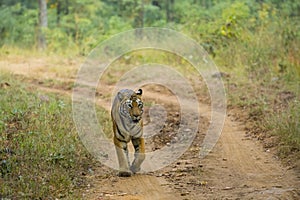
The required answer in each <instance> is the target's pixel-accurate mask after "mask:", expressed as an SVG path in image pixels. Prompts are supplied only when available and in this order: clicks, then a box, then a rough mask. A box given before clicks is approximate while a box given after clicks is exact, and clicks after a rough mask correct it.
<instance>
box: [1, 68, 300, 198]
mask: <svg viewBox="0 0 300 200" xmlns="http://www.w3.org/2000/svg"><path fill="white" fill-rule="evenodd" d="M10 66H12V64H10ZM6 69H7V68H6ZM24 69H26V70H25V72H24V71H22V70H24ZM36 69H38V68H36ZM10 70H12V72H13V73H16V74H22V75H24V76H28V77H29V78H32V77H34V78H36V77H37V72H36V71H35V68H31V69H30V70H28V68H27V67H23V68H22V67H21V68H20V69H18V67H12V68H11V69H10ZM18 70H20V72H19V71H18ZM43 73H47V71H45V72H43ZM38 74H39V78H42V77H43V76H40V72H39V73H38ZM44 75H45V76H48V75H47V74H44ZM52 78H53V79H55V77H52ZM68 81H69V80H68ZM32 87H36V88H38V89H40V90H43V91H45V90H46V91H47V92H53V93H57V94H60V95H62V94H64V95H71V94H72V93H71V91H66V90H61V89H59V88H56V89H53V88H49V87H45V86H43V85H39V84H36V83H32ZM110 89H111V87H110V88H108V89H107V90H108V91H110V92H111V90H110ZM102 92H104V93H105V91H102ZM147 93H148V94H147ZM145 98H148V99H155V98H157V93H155V92H151V91H149V92H145ZM159 99H160V101H161V102H165V103H167V104H173V103H175V102H174V101H172V100H171V101H170V97H169V96H168V95H163V94H162V93H159ZM97 104H98V105H100V106H102V107H103V108H105V109H107V110H109V109H110V102H109V101H108V100H107V99H106V100H102V99H101V98H98V99H97ZM199 109H200V111H201V115H202V117H204V118H206V119H208V120H209V119H210V117H211V116H210V110H211V109H210V106H209V105H206V104H200V105H199ZM196 142H198V143H199V144H198V145H200V143H201V141H200V140H197V141H196ZM196 153H197V152H196ZM196 153H195V152H193V153H191V152H187V153H186V155H184V156H183V157H182V158H180V159H179V161H178V163H179V162H181V160H184V159H186V158H187V159H190V158H192V157H193V158H194V157H195V154H196ZM199 163H201V166H203V167H202V169H201V172H200V173H199V174H196V175H195V174H190V175H189V172H187V173H186V174H185V176H183V177H182V179H179V178H178V177H177V176H176V175H175V178H177V179H176V180H181V181H184V180H185V184H186V185H188V186H187V187H189V191H190V192H189V194H187V195H185V196H181V194H182V193H181V192H179V190H177V189H175V188H176V186H175V185H176V181H174V182H172V181H173V180H175V179H169V178H165V177H164V176H161V177H157V173H153V174H138V175H136V176H133V177H130V178H119V177H116V176H115V172H113V171H111V170H104V169H103V167H102V166H99V167H98V168H97V169H95V173H94V175H93V176H91V177H90V178H89V180H90V182H91V189H90V190H88V191H85V193H86V194H85V197H84V198H85V199H125V200H126V199H300V190H299V188H300V181H299V178H300V176H299V174H297V173H296V172H294V171H293V170H289V169H288V168H286V167H283V166H282V165H281V163H280V161H279V160H277V159H276V158H275V157H274V155H273V154H271V153H269V152H267V151H265V149H263V147H262V145H261V144H260V143H259V141H256V140H253V139H251V138H248V137H246V135H245V132H244V126H243V124H241V123H240V122H236V121H234V119H233V118H232V117H230V114H229V116H228V117H227V118H226V122H225V124H224V129H223V132H222V135H221V137H220V139H219V141H218V143H217V145H216V146H215V148H214V149H213V151H212V152H211V153H210V154H209V155H208V156H207V157H205V158H204V159H202V160H200V159H199V158H194V161H193V162H192V163H191V164H192V165H195V166H198V165H199ZM175 165H176V164H175ZM173 167H174V165H173V166H169V167H166V168H165V169H163V172H162V173H166V172H169V171H172V168H173ZM160 173H161V172H160ZM174 173H175V174H176V173H177V172H174ZM103 174H105V175H103ZM187 179H188V180H187ZM195 180H205V184H202V183H201V184H193V183H194V182H196V181H195Z"/></svg>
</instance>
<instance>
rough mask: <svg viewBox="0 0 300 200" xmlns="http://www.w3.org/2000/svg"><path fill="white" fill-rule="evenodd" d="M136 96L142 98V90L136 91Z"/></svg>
mask: <svg viewBox="0 0 300 200" xmlns="http://www.w3.org/2000/svg"><path fill="white" fill-rule="evenodd" d="M135 93H136V94H137V95H140V96H142V94H143V90H142V89H138V91H136V92H135Z"/></svg>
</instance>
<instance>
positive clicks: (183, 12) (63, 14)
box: [0, 0, 300, 195]
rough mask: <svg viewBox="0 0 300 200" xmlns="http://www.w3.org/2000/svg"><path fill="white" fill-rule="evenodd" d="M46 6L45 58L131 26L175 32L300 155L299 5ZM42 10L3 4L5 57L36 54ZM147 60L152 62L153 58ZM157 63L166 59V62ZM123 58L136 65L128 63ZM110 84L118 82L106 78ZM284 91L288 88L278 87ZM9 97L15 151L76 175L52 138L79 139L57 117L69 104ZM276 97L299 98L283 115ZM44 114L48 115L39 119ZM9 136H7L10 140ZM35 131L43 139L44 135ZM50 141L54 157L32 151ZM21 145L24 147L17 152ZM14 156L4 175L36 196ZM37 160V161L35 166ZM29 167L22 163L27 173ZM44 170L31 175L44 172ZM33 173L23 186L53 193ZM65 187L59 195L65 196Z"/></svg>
mask: <svg viewBox="0 0 300 200" xmlns="http://www.w3.org/2000/svg"><path fill="white" fill-rule="evenodd" d="M47 2H48V28H47V29H46V30H45V33H46V39H47V43H48V45H47V47H48V49H47V51H46V53H54V54H55V53H56V54H63V55H66V56H78V55H86V54H87V53H89V52H90V51H91V50H92V49H93V48H94V47H95V46H96V45H97V44H98V43H99V42H101V41H103V40H105V39H107V38H109V37H111V36H112V35H113V34H117V33H119V32H121V31H126V30H129V29H132V28H139V27H145V26H155V27H170V28H172V29H175V30H178V31H180V32H182V33H184V34H186V35H188V36H190V37H191V38H193V39H195V40H196V41H197V42H199V43H200V44H201V45H202V46H203V47H204V48H205V49H206V50H207V51H208V52H209V54H210V55H211V56H212V57H213V59H214V61H215V62H216V64H217V65H218V66H220V68H221V70H223V71H225V72H227V73H228V74H230V78H229V80H227V82H226V84H227V86H228V100H229V101H228V102H229V104H231V105H232V106H239V107H242V108H243V109H245V108H248V111H249V116H250V118H251V115H257V118H256V119H255V120H256V123H257V124H260V125H259V127H260V128H262V129H264V131H266V132H268V133H271V134H272V135H278V136H279V138H280V142H281V143H280V146H281V147H283V149H284V151H281V152H284V153H285V155H288V154H289V153H291V152H293V151H297V152H298V151H299V137H300V136H299V123H298V121H299V115H298V114H297V113H299V112H300V111H299V98H300V94H299V91H300V89H299V82H300V59H299V58H300V51H299V47H300V1H299V0H289V1H285V0H263V1H262V0H260V1H258V0H256V1H253V0H222V1H221V0H164V1H154V0H74V1H70V0H48V1H47ZM38 14H39V11H38V5H37V1H35V0H18V1H17V0H0V17H1V23H0V38H1V40H0V46H1V47H2V49H1V50H2V51H3V52H4V53H3V52H0V53H1V54H9V53H10V50H7V49H9V48H11V49H12V51H15V48H21V49H27V50H30V51H31V50H32V49H35V48H36V46H37V30H38ZM174 42H176V41H174ZM149 55H151V56H153V55H154V56H155V54H154V53H153V52H150V53H149ZM134 56H136V57H134ZM138 56H139V57H138ZM157 57H159V59H164V56H157ZM140 59H141V60H142V59H147V57H146V56H145V54H143V55H133V57H132V58H131V62H132V63H133V62H134V61H136V60H138V61H139V60H140ZM159 61H160V60H159ZM126 62H129V63H130V60H126ZM1 78H2V77H1ZM110 81H112V82H113V81H115V80H113V79H110ZM232 88H235V89H232ZM280 89H282V90H284V91H279V90H280ZM8 91H10V92H8ZM8 91H0V92H2V93H3V92H4V93H5V94H4V93H3V94H1V96H0V101H1V103H2V102H3V104H0V105H1V109H2V107H3V109H4V111H2V110H1V113H0V116H1V117H3V119H4V120H2V118H0V131H1V133H2V132H3V133H5V134H7V131H9V130H10V129H9V128H10V126H12V128H13V127H15V129H16V131H17V132H16V134H12V135H13V137H12V138H13V140H10V143H9V145H10V147H9V148H11V149H12V150H14V151H15V149H17V147H18V148H20V150H22V151H23V150H24V151H25V152H27V153H28V155H29V156H28V157H26V156H25V157H24V158H26V159H30V155H32V154H33V153H36V152H37V149H38V148H41V149H42V150H43V151H42V152H43V154H41V155H39V158H41V159H42V158H43V159H46V160H47V159H48V160H49V159H50V160H52V161H53V162H50V165H49V166H53V165H57V164H58V165H59V166H60V165H67V166H68V165H71V168H72V169H74V171H75V169H76V168H77V167H78V165H77V164H76V163H78V162H77V161H74V163H73V164H70V163H68V162H67V163H65V159H64V158H68V159H73V160H74V159H75V160H76V158H74V157H72V156H74V155H76V152H75V151H74V149H69V148H68V147H66V145H64V144H63V143H60V142H59V141H58V140H57V139H56V137H59V138H63V139H62V141H65V140H67V141H66V143H67V144H68V143H70V140H75V139H74V138H75V136H74V135H73V136H72V137H71V136H70V137H69V136H66V135H64V134H63V133H64V131H63V129H65V128H66V127H68V128H67V129H70V130H69V131H70V134H71V135H72V134H74V133H73V131H74V130H73V129H72V125H71V122H68V123H64V126H63V125H62V124H61V122H60V120H63V119H62V118H60V117H59V114H58V113H57V111H59V110H60V111H62V110H63V111H64V112H66V113H68V112H69V110H68V109H70V108H68V106H66V107H64V108H60V107H59V106H58V105H59V102H60V101H59V100H57V99H55V98H52V97H51V98H50V99H51V100H50V102H48V103H45V102H44V103H42V104H40V100H39V98H38V96H36V94H31V93H28V92H24V91H23V90H21V89H19V90H18V89H17V88H15V87H14V88H11V89H9V90H8ZM262 91H263V92H262ZM266 91H267V92H266ZM278 92H290V93H292V94H294V99H293V101H295V102H294V103H293V102H285V107H284V109H281V110H278V109H276V108H273V107H274V104H276V103H274V102H276V101H277V98H278V97H277V96H276V95H277V94H278ZM263 93H264V94H263ZM5 96H6V97H5ZM22 98H26V102H28V103H27V104H25V105H24V104H21V103H20V99H22ZM10 99H14V100H15V101H14V104H15V106H13V105H11V104H10ZM29 102H33V103H29ZM66 105H68V103H66ZM43 109H44V110H46V111H47V113H48V114H49V115H50V116H56V117H58V118H57V119H54V118H49V119H47V120H48V123H50V122H57V120H58V122H59V123H58V124H57V127H55V129H56V130H59V134H58V135H57V136H56V137H54V136H53V135H51V134H50V135H49V134H48V133H51V132H53V131H52V129H53V128H54V127H51V128H50V127H49V124H48V123H47V120H45V116H44V115H43ZM65 109H67V110H65ZM29 110H32V111H29ZM43 116H44V118H41V117H43ZM36 117H38V118H41V120H42V119H43V120H44V121H43V122H44V123H46V124H38V123H41V122H38V121H39V120H36V119H37V118H36ZM49 120H50V121H49ZM28 124H32V126H33V127H31V128H30V126H29V125H28ZM264 124H266V126H265V127H264ZM42 125H43V126H42ZM44 125H45V126H44ZM65 126H66V127H65ZM42 128H45V129H46V130H43V129H42ZM10 131H11V130H10ZM28 133H30V134H28ZM41 133H43V134H41ZM46 133H47V134H46ZM5 134H4V136H5V137H7V136H6V135H5ZM38 134H40V135H42V136H43V137H41V138H38V137H37V135H38ZM24 135H26V136H27V135H29V136H30V137H24ZM4 136H3V135H1V137H4ZM47 137H50V138H51V139H53V140H54V141H55V142H54V143H53V144H51V145H54V146H55V147H57V148H58V149H59V151H58V152H59V153H56V154H54V152H53V148H54V146H52V147H49V146H47V145H46V147H47V149H46V148H45V149H43V147H35V146H34V144H33V141H36V140H46V139H45V138H47ZM24 138H25V139H24ZM20 141H22V143H21V142H20ZM23 141H24V142H25V146H24V144H23ZM20 144H23V146H19V145H20ZM75 144H77V143H76V141H75ZM26 145H27V146H26ZM29 147H33V148H32V149H30V148H29ZM72 148H73V147H72ZM74 148H75V149H76V148H79V147H77V146H75V147H74ZM29 149H30V150H29ZM19 153H20V154H21V152H19ZM0 155H1V154H0ZM22 155H23V154H22ZM50 155H52V156H50ZM5 156H7V153H5ZM70 157H71V158H70ZM0 158H1V157H0ZM2 159H3V158H2ZM9 159H12V160H8V158H5V160H6V161H7V162H5V163H4V164H3V166H5V167H4V168H3V167H2V172H1V173H2V174H5V176H6V178H8V177H12V178H13V179H11V180H14V181H16V183H17V184H19V185H18V187H20V188H22V189H24V191H28V194H30V193H32V192H33V191H30V187H29V186H30V185H28V184H27V185H26V184H25V181H23V182H22V181H21V180H22V179H20V178H19V177H18V176H19V175H20V173H21V172H22V170H23V168H21V167H20V166H21V165H22V164H23V163H24V162H23V161H24V160H23V158H22V156H18V154H16V155H12V156H10V157H9ZM77 159H80V157H79V158H77ZM8 161H9V162H8ZM34 162H36V163H37V160H34ZM12 163H14V165H12ZM16 163H17V164H16ZM42 167H46V166H42ZM27 168H29V167H28V166H27ZM27 168H26V167H25V168H24V170H26V169H27ZM21 169H22V170H21ZM37 169H38V170H41V169H42V168H37ZM14 170H19V171H20V170H21V171H20V172H19V175H18V174H13V173H12V172H15V171H14ZM38 170H37V171H34V173H36V174H38V173H39V171H38ZM10 171H11V172H10ZM58 171H59V172H60V173H61V175H58V173H57V172H51V173H52V175H51V177H56V178H57V177H60V178H59V180H62V181H61V182H62V183H64V184H65V185H66V186H65V188H67V187H68V186H70V185H72V184H73V182H72V181H73V174H72V173H71V174H70V173H69V172H67V171H66V170H64V169H62V168H58ZM71 171H72V170H71ZM34 173H33V175H32V176H33V177H29V178H28V177H27V178H26V181H29V182H28V183H29V184H34V183H33V182H34V181H37V183H40V184H36V185H32V186H33V188H34V187H40V188H43V189H42V190H43V191H44V192H45V194H49V195H50V193H51V191H52V190H51V189H50V186H49V185H51V184H50V182H51V181H50V180H49V179H47V178H45V180H47V181H46V185H43V180H44V179H41V180H40V179H37V178H36V177H37V176H35V175H34ZM45 177H48V175H47V176H45ZM4 178H5V177H4ZM23 179H24V176H23ZM7 180H8V179H7ZM32 180H34V181H32ZM39 181H40V182H39ZM49 181H50V182H49ZM12 184H13V182H12V181H8V182H6V183H5V184H4V185H3V186H2V185H1V187H2V188H1V189H2V191H1V190H0V193H1V192H3V191H8V194H12V193H14V192H15V190H16V189H15V187H11V186H12ZM10 187H11V188H10ZM57 187H58V186H57ZM60 187H62V186H59V188H60ZM9 188H10V189H9ZM59 188H55V189H57V191H59V190H60V189H59ZM55 195H56V194H55Z"/></svg>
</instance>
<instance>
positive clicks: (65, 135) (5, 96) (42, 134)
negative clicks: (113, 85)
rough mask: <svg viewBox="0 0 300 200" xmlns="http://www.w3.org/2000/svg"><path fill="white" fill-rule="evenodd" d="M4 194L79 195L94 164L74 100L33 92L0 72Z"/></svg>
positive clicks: (0, 167)
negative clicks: (79, 130)
mask: <svg viewBox="0 0 300 200" xmlns="http://www.w3.org/2000/svg"><path fill="white" fill-rule="evenodd" d="M0 80H1V83H4V82H7V83H9V84H10V86H8V87H1V88H0V197H1V198H10V199H55V198H57V199H61V198H64V199H78V198H80V197H81V194H80V189H82V188H84V187H85V185H86V183H85V177H84V176H83V175H82V174H88V173H89V170H88V169H89V168H91V167H92V166H93V163H94V162H95V161H94V160H93V159H92V158H91V156H90V155H89V154H88V152H87V151H86V150H85V148H84V147H83V145H82V144H81V142H80V140H79V138H78V136H77V132H76V129H75V126H74V124H73V120H72V115H71V114H72V111H71V101H70V99H69V98H64V97H59V98H58V97H57V96H55V95H53V94H47V93H40V92H36V91H30V90H28V88H27V87H26V84H24V83H21V82H19V81H18V80H17V79H16V77H12V76H11V75H8V74H0Z"/></svg>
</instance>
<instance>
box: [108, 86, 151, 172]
mask: <svg viewBox="0 0 300 200" xmlns="http://www.w3.org/2000/svg"><path fill="white" fill-rule="evenodd" d="M142 93H143V91H142V89H139V90H138V91H137V92H134V91H133V90H129V89H123V90H120V91H119V92H118V93H117V95H116V96H115V98H114V101H113V104H112V108H111V117H112V122H113V132H114V138H113V140H114V145H115V148H116V153H117V157H118V162H119V172H118V175H119V176H122V177H129V176H131V175H132V174H135V173H136V172H138V171H140V169H141V164H142V162H143V161H144V160H145V141H144V138H143V119H142V114H143V101H142V98H141V97H142ZM130 141H131V142H132V144H133V146H134V150H135V152H134V160H133V162H132V163H131V165H130V161H129V157H128V148H127V143H128V142H130Z"/></svg>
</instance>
